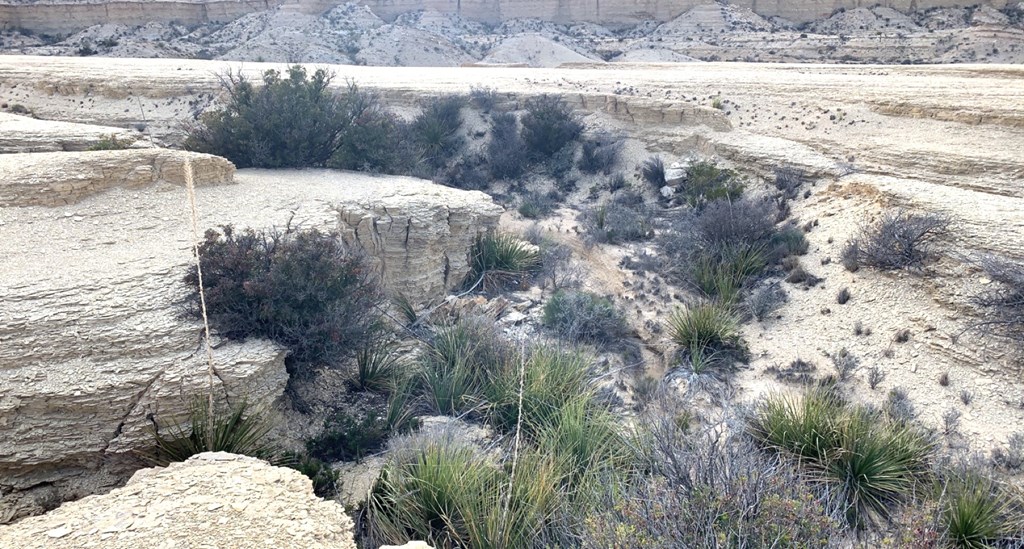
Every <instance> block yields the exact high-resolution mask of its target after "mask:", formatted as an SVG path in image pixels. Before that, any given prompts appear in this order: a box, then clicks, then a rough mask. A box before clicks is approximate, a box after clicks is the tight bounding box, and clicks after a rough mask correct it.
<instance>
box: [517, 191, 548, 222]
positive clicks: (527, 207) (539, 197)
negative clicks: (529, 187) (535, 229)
mask: <svg viewBox="0 0 1024 549" xmlns="http://www.w3.org/2000/svg"><path fill="white" fill-rule="evenodd" d="M557 206H558V202H557V201H556V200H555V199H554V198H552V197H551V196H550V195H548V194H542V193H538V192H529V193H526V194H525V195H523V197H522V199H521V201H520V202H519V208H517V210H516V211H518V212H519V215H521V216H523V217H525V218H526V219H541V218H544V217H547V216H549V215H551V212H553V211H555V208H556V207H557Z"/></svg>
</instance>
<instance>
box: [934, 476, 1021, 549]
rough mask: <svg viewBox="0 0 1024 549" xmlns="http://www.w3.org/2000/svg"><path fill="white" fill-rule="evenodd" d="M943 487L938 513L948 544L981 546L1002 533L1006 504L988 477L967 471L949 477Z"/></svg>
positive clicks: (962, 547) (975, 548) (989, 544)
mask: <svg viewBox="0 0 1024 549" xmlns="http://www.w3.org/2000/svg"><path fill="white" fill-rule="evenodd" d="M945 488H946V489H945V493H944V494H943V496H942V498H941V500H942V501H941V505H940V509H941V511H940V512H941V515H940V516H941V521H942V522H941V524H942V526H944V527H945V529H946V540H947V541H948V542H949V544H950V545H951V546H952V547H957V548H959V549H983V548H988V547H992V546H993V545H994V544H995V543H996V542H998V541H999V540H1001V539H1002V538H1004V537H1006V535H1007V534H1008V528H1007V526H1008V525H1007V522H1006V514H1007V511H1009V507H1008V505H1007V504H1006V501H1005V499H1003V498H1004V497H1005V496H1004V494H1000V490H999V487H998V485H996V483H995V482H994V481H993V480H992V479H990V478H987V477H985V476H983V475H981V474H979V473H976V472H968V473H966V474H964V475H958V476H956V477H955V478H953V479H951V480H950V481H949V482H948V483H947V484H946V487H945Z"/></svg>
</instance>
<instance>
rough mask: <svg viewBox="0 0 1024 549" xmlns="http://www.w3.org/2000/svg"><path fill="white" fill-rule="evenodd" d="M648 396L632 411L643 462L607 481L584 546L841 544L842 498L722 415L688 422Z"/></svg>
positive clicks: (789, 545)
mask: <svg viewBox="0 0 1024 549" xmlns="http://www.w3.org/2000/svg"><path fill="white" fill-rule="evenodd" d="M684 415H685V414H684V413H682V412H680V411H679V410H678V409H677V407H676V406H671V405H669V406H666V405H664V404H663V403H661V402H659V401H656V402H654V403H652V404H651V406H649V407H648V413H646V414H644V415H643V416H642V417H641V418H640V419H639V420H638V421H637V424H638V425H640V427H639V429H638V430H639V433H638V435H637V437H636V439H637V441H638V442H637V445H638V446H639V447H640V448H641V450H642V452H641V453H642V455H643V456H644V458H645V460H644V462H643V463H642V466H643V468H644V470H647V471H650V473H649V474H644V475H638V476H637V477H634V478H631V479H630V480H631V481H630V482H626V483H622V484H614V483H608V485H607V486H606V491H605V494H604V498H603V500H602V502H601V504H600V505H599V506H598V507H597V510H596V511H595V512H594V513H592V514H591V515H590V516H588V517H587V519H586V530H585V534H584V540H585V541H584V544H583V545H584V546H585V547H636V546H639V545H642V546H645V547H841V546H842V543H843V539H844V538H845V536H844V535H843V519H842V511H841V507H840V506H839V505H837V502H836V501H835V499H836V498H835V497H834V496H832V494H830V493H829V491H828V490H827V489H825V490H823V489H820V488H818V487H814V486H812V485H809V484H807V483H805V482H803V481H802V479H801V477H800V475H799V473H798V471H797V469H796V468H795V467H793V466H792V465H791V464H789V463H787V462H786V461H784V460H783V459H781V457H780V456H778V455H772V454H765V453H762V452H759V451H757V448H756V446H755V445H754V444H753V443H752V441H751V439H750V438H748V437H746V436H744V435H743V434H742V433H736V431H735V429H731V426H730V425H727V424H717V423H716V424H713V425H711V426H708V427H706V428H703V429H700V430H697V431H692V430H688V429H687V428H686V427H685V425H686V422H681V421H680V418H681V417H682V416H684Z"/></svg>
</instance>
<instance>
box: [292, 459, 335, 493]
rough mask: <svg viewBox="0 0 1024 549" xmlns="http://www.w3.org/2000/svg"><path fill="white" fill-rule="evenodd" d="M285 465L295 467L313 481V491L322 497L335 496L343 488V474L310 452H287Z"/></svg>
mask: <svg viewBox="0 0 1024 549" xmlns="http://www.w3.org/2000/svg"><path fill="white" fill-rule="evenodd" d="M283 465H284V466H286V467H290V468H292V469H295V470H296V471H298V472H300V473H302V474H303V475H306V476H307V477H309V480H310V481H312V482H313V493H314V494H316V495H317V496H318V497H321V498H326V499H329V498H333V497H334V496H335V495H336V494H337V493H338V490H339V488H341V481H340V480H339V477H340V476H341V475H340V473H338V471H335V470H334V469H332V468H331V466H330V465H328V464H326V463H324V462H323V461H320V460H319V459H317V458H315V457H310V456H309V455H308V454H297V453H291V454H287V455H286V456H285V459H284V463H283Z"/></svg>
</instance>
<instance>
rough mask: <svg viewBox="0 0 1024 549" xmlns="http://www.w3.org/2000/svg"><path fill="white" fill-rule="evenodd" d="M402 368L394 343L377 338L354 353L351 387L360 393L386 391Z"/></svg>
mask: <svg viewBox="0 0 1024 549" xmlns="http://www.w3.org/2000/svg"><path fill="white" fill-rule="evenodd" d="M402 367H403V364H402V362H401V360H400V357H399V355H398V353H397V352H396V349H395V344H394V342H392V341H390V340H387V339H382V338H378V339H377V340H375V341H372V342H370V343H369V344H367V345H366V346H365V347H363V348H362V349H361V350H360V351H359V352H358V353H356V375H355V376H354V377H353V380H352V382H353V385H355V387H356V388H357V389H359V390H360V391H378V392H385V391H387V390H388V389H389V388H390V386H391V384H392V380H394V379H395V376H397V375H398V372H399V370H400V369H401V368H402Z"/></svg>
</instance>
